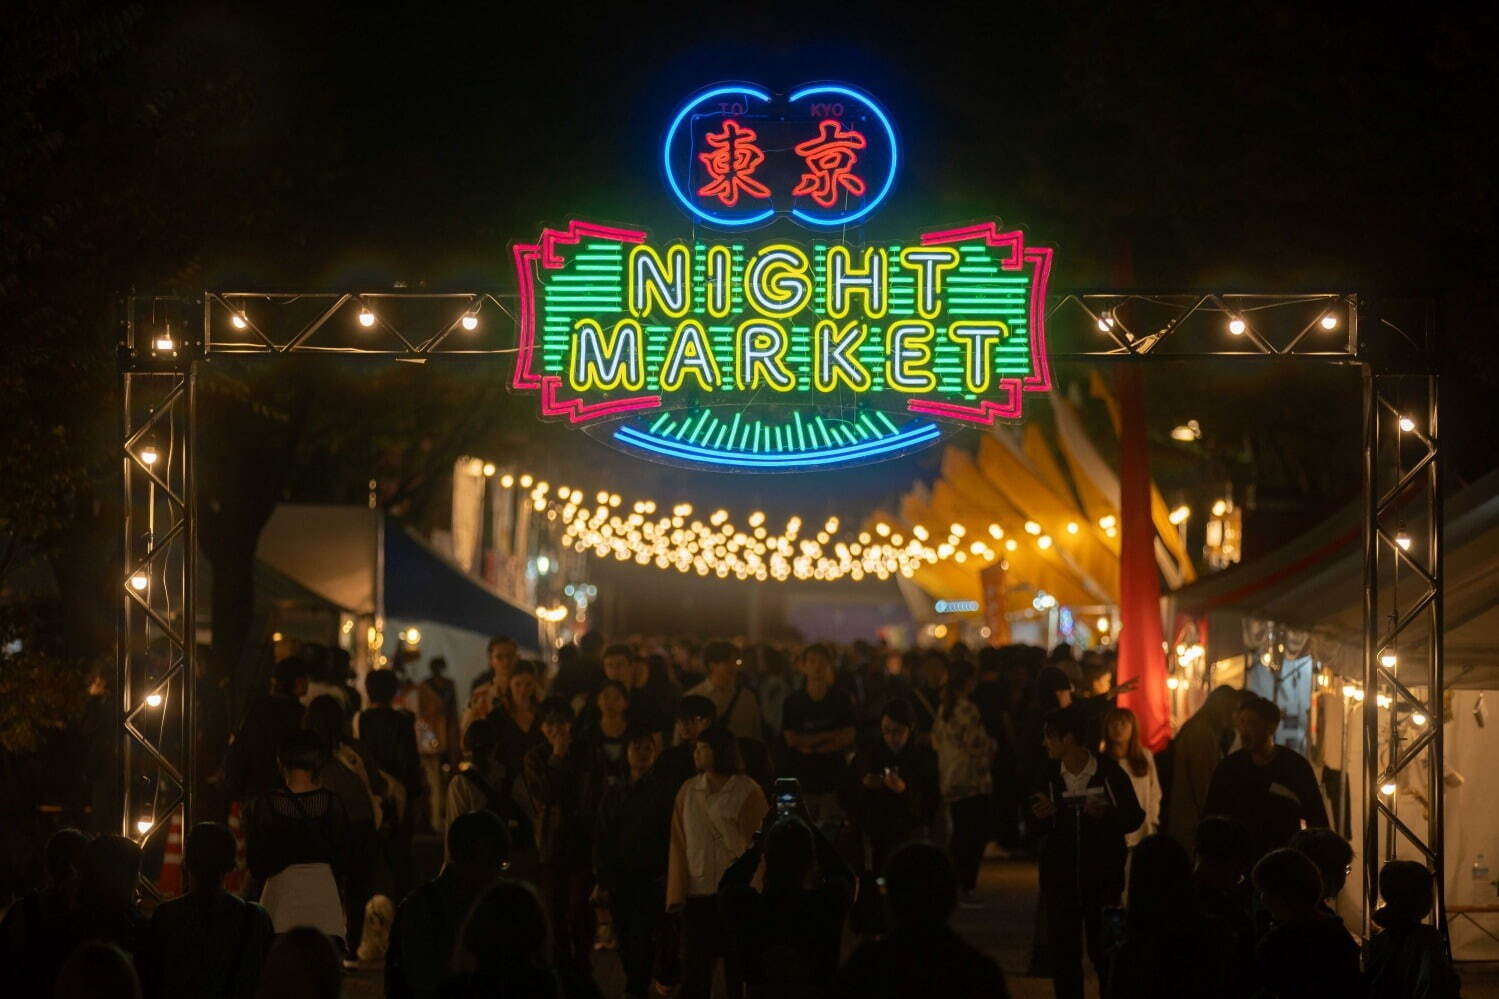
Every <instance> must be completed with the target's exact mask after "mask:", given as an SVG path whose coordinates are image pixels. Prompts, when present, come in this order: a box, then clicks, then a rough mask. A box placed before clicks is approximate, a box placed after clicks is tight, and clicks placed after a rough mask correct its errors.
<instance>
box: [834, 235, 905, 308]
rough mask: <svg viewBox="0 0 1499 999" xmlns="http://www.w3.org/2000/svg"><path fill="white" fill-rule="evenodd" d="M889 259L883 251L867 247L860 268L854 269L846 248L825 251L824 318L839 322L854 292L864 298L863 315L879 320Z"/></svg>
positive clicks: (886, 289) (887, 282)
mask: <svg viewBox="0 0 1499 999" xmlns="http://www.w3.org/2000/svg"><path fill="white" fill-rule="evenodd" d="M889 278H890V258H889V256H888V254H887V253H886V251H885V250H884V248H882V247H876V246H871V247H869V248H867V249H866V250H865V251H864V266H863V267H860V268H855V267H854V266H853V257H852V256H851V255H850V253H849V250H848V247H846V246H835V247H832V248H831V249H829V250H828V294H827V299H828V302H827V306H828V315H830V316H832V317H833V318H834V319H842V318H843V317H844V316H847V315H848V310H849V300H850V298H852V296H853V294H854V293H855V292H857V293H858V294H860V295H863V296H864V314H865V315H866V316H868V317H869V318H870V319H879V318H880V317H881V316H883V315H884V314H885V303H886V302H887V301H888V298H889V296H888V294H887V292H888V291H889V288H888V285H889Z"/></svg>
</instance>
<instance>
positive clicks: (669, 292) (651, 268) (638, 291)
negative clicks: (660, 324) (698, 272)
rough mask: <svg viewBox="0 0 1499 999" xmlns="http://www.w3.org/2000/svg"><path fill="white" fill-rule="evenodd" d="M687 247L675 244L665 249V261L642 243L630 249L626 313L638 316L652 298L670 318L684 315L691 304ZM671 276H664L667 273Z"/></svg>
mask: <svg viewBox="0 0 1499 999" xmlns="http://www.w3.org/2000/svg"><path fill="white" fill-rule="evenodd" d="M689 256H690V254H689V253H688V251H687V247H685V246H683V245H682V244H680V243H676V244H674V245H672V246H668V247H667V248H666V262H665V263H662V261H661V256H660V254H658V253H657V252H656V251H655V249H654V248H653V247H651V246H649V245H648V244H646V243H640V244H638V245H637V246H634V247H631V249H630V265H629V268H628V270H629V276H630V291H629V295H630V314H631V315H633V316H636V317H637V318H638V317H641V316H644V315H646V314H647V313H648V312H650V311H651V303H652V302H653V301H654V302H656V303H658V304H659V305H660V306H661V311H662V312H664V313H666V314H667V315H668V316H671V317H672V318H673V319H680V318H682V317H683V316H685V315H687V309H688V308H689V307H690V306H691V305H692V279H691V262H690V261H689V259H688V258H689ZM668 271H670V272H671V276H670V277H667V272H668Z"/></svg>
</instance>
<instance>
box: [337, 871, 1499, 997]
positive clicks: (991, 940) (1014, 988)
mask: <svg viewBox="0 0 1499 999" xmlns="http://www.w3.org/2000/svg"><path fill="white" fill-rule="evenodd" d="M979 891H980V895H981V898H982V900H983V902H984V905H983V907H982V908H977V909H961V910H959V912H958V914H957V916H956V917H955V919H954V926H955V927H956V928H957V930H958V932H960V933H962V934H963V936H964V937H966V938H967V939H968V940H970V941H972V942H973V943H974V944H975V945H976V946H978V947H980V948H982V949H983V950H985V951H987V952H988V953H990V954H992V955H993V956H994V958H995V959H996V960H997V961H999V964H1000V967H1001V968H1003V969H1004V972H1005V977H1006V978H1007V979H1008V980H1009V985H1010V995H1011V996H1013V997H1014V999H1051V995H1052V990H1051V982H1050V980H1048V979H1039V978H1027V977H1025V974H1024V972H1025V970H1026V964H1027V963H1028V962H1029V960H1030V946H1031V934H1032V930H1033V921H1034V918H1035V906H1036V866H1035V864H1033V863H1031V862H1029V861H1008V860H990V861H986V862H985V863H984V869H983V877H982V880H981V883H980V887H979ZM595 966H596V972H597V976H598V982H599V985H600V987H601V988H602V989H603V990H604V994H605V996H607V997H609V999H615V997H617V996H618V995H619V994H620V991H621V989H622V987H623V984H624V983H623V980H622V979H621V977H620V974H619V962H618V961H617V960H616V959H615V957H614V955H613V953H612V952H600V954H599V956H598V959H597V961H596V965H595ZM1463 981H1464V988H1463V996H1464V999H1499V965H1491V964H1490V965H1467V966H1464V968H1463ZM382 995H383V990H382V989H381V986H380V981H379V975H378V974H376V973H374V972H371V971H354V972H351V973H350V974H349V976H348V978H347V979H346V982H345V987H344V996H345V999H381V997H382ZM1097 995H1098V984H1097V982H1096V981H1095V980H1094V979H1093V977H1092V975H1091V971H1090V974H1089V979H1088V996H1089V997H1090V999H1093V997H1096V996H1097ZM927 999H939V997H927Z"/></svg>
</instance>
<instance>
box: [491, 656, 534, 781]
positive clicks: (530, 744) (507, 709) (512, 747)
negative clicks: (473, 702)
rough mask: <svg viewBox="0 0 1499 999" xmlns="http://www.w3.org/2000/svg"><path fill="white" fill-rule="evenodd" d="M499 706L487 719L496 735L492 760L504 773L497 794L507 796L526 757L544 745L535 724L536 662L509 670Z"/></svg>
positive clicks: (516, 665) (519, 664) (517, 665)
mask: <svg viewBox="0 0 1499 999" xmlns="http://www.w3.org/2000/svg"><path fill="white" fill-rule="evenodd" d="M500 703H501V706H502V707H503V709H504V710H502V711H497V712H495V713H494V714H493V715H491V716H490V720H491V721H492V722H494V724H495V729H496V731H497V732H498V733H499V740H500V744H499V749H498V750H497V756H496V759H497V760H498V762H499V763H500V765H501V767H502V769H503V770H504V776H503V778H502V780H503V785H502V786H501V787H500V788H499V791H500V793H501V794H504V795H509V794H510V793H511V790H512V788H513V786H514V783H515V777H516V775H517V774H519V773H520V771H521V766H522V764H523V763H524V762H525V759H526V754H527V753H529V752H530V751H531V750H533V749H535V748H536V747H537V746H540V745H541V744H543V743H544V742H546V738H545V737H544V736H543V735H542V734H541V726H540V725H538V724H537V720H538V718H539V717H540V714H539V708H540V707H541V672H540V670H538V669H537V668H536V663H534V662H532V661H531V660H529V659H523V660H521V661H520V662H518V663H516V664H515V665H514V666H513V667H511V669H510V679H509V680H508V681H507V682H506V690H505V696H504V698H503V699H502V700H501V702H500Z"/></svg>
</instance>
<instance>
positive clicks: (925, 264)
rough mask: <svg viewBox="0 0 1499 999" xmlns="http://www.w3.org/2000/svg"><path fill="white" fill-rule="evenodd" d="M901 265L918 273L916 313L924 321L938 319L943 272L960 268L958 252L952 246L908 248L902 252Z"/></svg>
mask: <svg viewBox="0 0 1499 999" xmlns="http://www.w3.org/2000/svg"><path fill="white" fill-rule="evenodd" d="M900 265H901V266H902V267H905V268H908V269H909V270H913V271H915V272H916V311H917V312H918V313H920V314H921V318H923V319H935V318H937V311H938V308H939V304H938V303H939V302H940V297H941V295H942V272H943V271H949V270H952V269H953V268H954V267H956V266H958V251H957V250H956V249H955V248H954V247H951V246H908V247H906V248H905V249H903V250H901V251H900Z"/></svg>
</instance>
